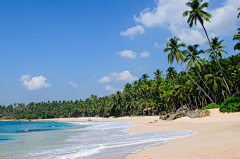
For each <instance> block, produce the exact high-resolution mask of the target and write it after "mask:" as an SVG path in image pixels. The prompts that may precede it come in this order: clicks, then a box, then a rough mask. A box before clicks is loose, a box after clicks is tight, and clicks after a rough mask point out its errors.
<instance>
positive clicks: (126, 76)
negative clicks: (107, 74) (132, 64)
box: [111, 70, 138, 82]
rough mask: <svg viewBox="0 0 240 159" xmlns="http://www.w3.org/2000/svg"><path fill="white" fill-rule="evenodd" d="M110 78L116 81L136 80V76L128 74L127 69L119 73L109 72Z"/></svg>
mask: <svg viewBox="0 0 240 159" xmlns="http://www.w3.org/2000/svg"><path fill="white" fill-rule="evenodd" d="M111 79H114V80H115V81H116V82H121V81H125V82H133V81H135V80H137V79H138V78H137V77H134V76H132V75H131V74H130V72H129V71H128V70H126V71H123V72H120V73H116V72H113V73H112V74H111Z"/></svg>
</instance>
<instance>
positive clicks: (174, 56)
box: [164, 37, 213, 102]
mask: <svg viewBox="0 0 240 159" xmlns="http://www.w3.org/2000/svg"><path fill="white" fill-rule="evenodd" d="M178 41H180V39H179V38H176V37H174V38H171V39H169V41H168V42H167V47H166V48H165V49H164V53H165V52H169V51H170V53H169V54H168V62H170V64H172V63H173V61H174V60H176V61H177V63H179V64H180V66H181V67H182V69H183V70H184V71H185V72H186V74H187V75H188V77H189V78H190V79H191V80H192V81H193V82H194V83H195V84H196V85H197V86H198V87H199V88H200V89H201V90H202V91H203V92H204V94H205V95H206V96H207V97H208V98H209V99H210V100H211V102H213V100H212V99H211V98H210V97H209V96H208V94H207V93H206V92H205V91H204V90H203V89H202V87H200V86H199V85H198V84H197V83H196V82H195V81H194V80H193V78H192V77H191V76H190V75H189V74H188V72H187V71H186V70H185V69H184V68H183V66H182V61H184V57H183V54H184V52H183V51H181V50H179V48H180V47H186V45H185V44H184V43H178Z"/></svg>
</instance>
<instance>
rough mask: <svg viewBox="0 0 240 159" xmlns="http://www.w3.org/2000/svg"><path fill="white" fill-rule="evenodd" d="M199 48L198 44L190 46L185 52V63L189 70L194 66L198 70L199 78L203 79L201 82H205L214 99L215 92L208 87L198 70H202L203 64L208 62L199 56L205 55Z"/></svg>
mask: <svg viewBox="0 0 240 159" xmlns="http://www.w3.org/2000/svg"><path fill="white" fill-rule="evenodd" d="M198 47H199V45H198V44H195V45H193V46H192V45H189V46H188V47H187V48H188V49H187V50H184V51H185V53H186V58H185V61H184V62H187V67H186V69H187V68H191V67H192V66H193V65H194V67H195V69H196V72H197V74H198V76H199V78H200V79H201V81H202V82H203V84H204V85H205V86H206V88H207V89H208V90H209V92H210V93H211V94H212V97H214V94H213V92H212V91H211V89H210V88H209V87H208V86H207V84H206V82H204V80H203V79H202V76H201V75H200V73H199V72H198V69H199V70H201V69H202V64H205V63H206V61H205V59H202V58H201V57H200V56H199V55H200V54H202V53H204V51H203V50H199V51H198V50H197V48H198Z"/></svg>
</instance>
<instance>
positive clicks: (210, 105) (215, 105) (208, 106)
mask: <svg viewBox="0 0 240 159" xmlns="http://www.w3.org/2000/svg"><path fill="white" fill-rule="evenodd" d="M214 108H220V105H218V104H216V103H210V104H208V105H207V106H205V107H203V108H202V110H206V109H214Z"/></svg>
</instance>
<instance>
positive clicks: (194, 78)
mask: <svg viewBox="0 0 240 159" xmlns="http://www.w3.org/2000/svg"><path fill="white" fill-rule="evenodd" d="M186 5H187V6H189V7H190V8H191V10H190V11H186V12H184V13H183V16H184V17H185V16H188V20H187V22H188V24H189V26H190V28H191V27H192V26H193V24H195V25H196V24H197V22H199V23H200V24H201V26H202V27H203V30H204V31H205V33H206V37H207V39H208V43H207V44H208V45H209V46H210V48H209V49H208V50H199V47H200V46H199V45H198V44H195V45H189V46H186V45H185V44H184V43H181V40H180V39H179V38H177V37H174V38H171V39H169V42H168V43H167V45H166V48H165V49H164V52H166V53H168V61H169V63H170V64H172V63H173V62H174V61H176V62H177V63H178V64H179V65H180V66H181V67H182V69H183V71H181V72H179V73H178V72H177V71H176V70H175V68H173V67H169V68H168V69H167V71H166V76H165V75H164V74H163V71H161V70H159V69H157V70H156V72H154V75H155V77H154V79H149V76H148V75H147V74H143V75H142V77H141V78H140V79H139V80H137V81H134V82H133V83H132V84H130V83H127V84H126V85H125V86H124V91H123V92H120V91H118V92H116V94H113V95H110V96H105V97H100V98H98V97H97V96H96V95H91V97H90V98H87V99H85V100H76V101H52V102H50V101H48V102H41V103H33V102H32V103H29V104H28V105H25V104H22V103H20V104H19V103H18V104H14V105H9V106H7V107H6V106H1V105H0V118H1V117H3V116H4V117H7V116H9V118H16V119H23V118H27V119H36V118H55V117H79V116H80V117H82V116H87V117H88V116H102V117H103V116H125V115H143V114H144V112H145V113H146V114H148V115H154V114H159V113H161V111H166V112H169V111H176V110H177V109H178V108H179V107H180V106H181V105H187V106H188V107H189V108H190V109H196V108H199V109H200V108H203V107H205V106H207V105H208V104H211V103H216V104H211V105H210V106H208V107H211V108H212V107H215V106H217V107H218V106H219V105H221V107H220V110H221V111H223V112H235V111H240V105H239V102H240V100H239V98H240V97H239V87H240V54H239V53H238V54H236V55H232V56H230V57H228V58H224V54H225V53H227V52H226V51H225V50H224V48H226V46H224V45H222V43H223V42H224V40H219V38H218V37H215V38H212V39H211V40H210V39H209V37H208V35H207V31H206V29H205V27H204V21H208V22H209V21H210V18H211V14H209V13H207V12H205V11H203V9H204V8H206V7H208V5H209V4H208V3H206V2H205V3H202V1H201V0H191V1H190V2H188V3H187V4H186ZM238 10H240V8H239V9H238ZM238 17H239V15H238ZM238 31H239V32H238V33H237V34H236V35H234V38H233V40H235V41H237V43H236V45H235V46H234V50H240V28H239V29H238ZM201 54H207V55H209V59H208V60H205V59H203V58H201ZM184 63H185V65H186V68H184V66H185V65H184ZM145 108H151V109H145ZM144 109H145V110H144Z"/></svg>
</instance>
